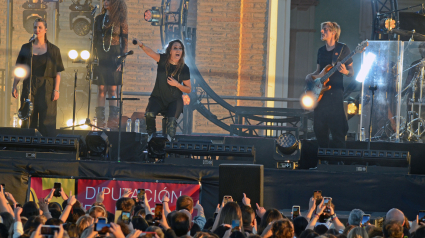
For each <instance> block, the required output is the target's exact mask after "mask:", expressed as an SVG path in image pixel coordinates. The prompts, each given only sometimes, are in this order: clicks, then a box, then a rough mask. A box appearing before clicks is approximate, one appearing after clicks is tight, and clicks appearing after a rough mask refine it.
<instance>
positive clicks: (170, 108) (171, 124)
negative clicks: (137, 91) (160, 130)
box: [133, 40, 191, 140]
mask: <svg viewBox="0 0 425 238" xmlns="http://www.w3.org/2000/svg"><path fill="white" fill-rule="evenodd" d="M133 44H139V47H140V48H142V50H143V51H144V52H145V53H146V54H147V55H148V56H150V57H151V58H152V59H154V60H155V61H156V62H158V68H157V75H156V81H155V86H154V89H153V91H152V94H151V97H150V98H149V103H148V106H147V107H146V112H145V117H146V131H147V132H148V134H149V135H150V136H151V135H152V134H153V133H154V132H155V131H156V127H155V118H156V115H158V114H159V113H162V112H164V113H165V117H167V134H168V136H169V138H168V140H171V139H172V138H174V136H175V135H176V129H177V119H178V118H179V116H180V114H181V113H182V112H183V105H184V104H183V98H182V96H183V93H190V91H191V83H190V71H189V67H188V66H187V65H186V64H185V63H184V56H185V51H184V45H183V43H182V42H181V41H180V40H173V41H171V42H170V43H168V46H167V49H166V51H165V54H158V53H156V52H155V51H153V50H152V49H151V48H149V47H147V46H146V45H144V44H143V43H142V42H140V41H139V42H137V40H133Z"/></svg>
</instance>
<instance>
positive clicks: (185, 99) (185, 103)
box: [183, 94, 190, 106]
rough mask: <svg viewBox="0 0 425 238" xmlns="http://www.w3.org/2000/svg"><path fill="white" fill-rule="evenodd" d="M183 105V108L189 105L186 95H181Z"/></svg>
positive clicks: (188, 98)
mask: <svg viewBox="0 0 425 238" xmlns="http://www.w3.org/2000/svg"><path fill="white" fill-rule="evenodd" d="M183 104H184V105H185V106H187V105H189V104H190V97H189V95H187V94H185V95H183Z"/></svg>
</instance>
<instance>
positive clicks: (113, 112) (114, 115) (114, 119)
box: [108, 106, 120, 131]
mask: <svg viewBox="0 0 425 238" xmlns="http://www.w3.org/2000/svg"><path fill="white" fill-rule="evenodd" d="M119 113H120V109H119V108H118V107H116V106H109V117H108V127H109V128H111V130H112V131H116V130H118V125H119V124H118V123H119V118H118V114H119Z"/></svg>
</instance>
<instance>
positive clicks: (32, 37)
mask: <svg viewBox="0 0 425 238" xmlns="http://www.w3.org/2000/svg"><path fill="white" fill-rule="evenodd" d="M35 39H37V35H36V34H33V35H32V36H31V38H30V40H29V42H30V43H32V42H33V41H35Z"/></svg>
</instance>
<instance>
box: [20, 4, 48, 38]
mask: <svg viewBox="0 0 425 238" xmlns="http://www.w3.org/2000/svg"><path fill="white" fill-rule="evenodd" d="M22 7H23V8H24V9H26V10H24V11H23V13H22V14H23V22H22V24H23V26H24V28H25V30H26V31H27V32H28V33H29V34H34V21H35V19H37V18H43V19H44V20H46V18H47V12H46V11H45V9H47V4H46V3H44V2H42V1H34V0H29V1H27V2H25V3H24V4H22Z"/></svg>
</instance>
